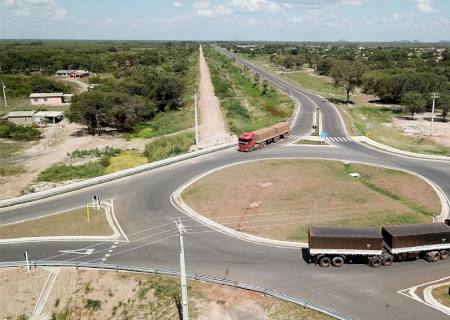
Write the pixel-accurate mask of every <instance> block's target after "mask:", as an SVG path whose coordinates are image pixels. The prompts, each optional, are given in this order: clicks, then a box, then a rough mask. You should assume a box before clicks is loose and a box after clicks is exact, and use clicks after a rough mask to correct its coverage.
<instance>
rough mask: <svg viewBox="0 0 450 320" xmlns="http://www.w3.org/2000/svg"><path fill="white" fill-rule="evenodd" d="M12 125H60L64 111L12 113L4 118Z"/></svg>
mask: <svg viewBox="0 0 450 320" xmlns="http://www.w3.org/2000/svg"><path fill="white" fill-rule="evenodd" d="M3 119H6V120H8V121H10V122H12V123H15V124H18V125H23V126H31V125H45V124H48V123H53V124H54V123H58V122H61V121H62V120H63V119H64V112H63V111H37V112H36V111H34V110H31V111H11V112H10V113H8V114H7V115H6V116H4V117H3Z"/></svg>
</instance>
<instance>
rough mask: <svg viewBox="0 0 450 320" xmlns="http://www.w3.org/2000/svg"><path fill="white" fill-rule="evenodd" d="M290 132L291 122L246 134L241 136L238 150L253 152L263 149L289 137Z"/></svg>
mask: <svg viewBox="0 0 450 320" xmlns="http://www.w3.org/2000/svg"><path fill="white" fill-rule="evenodd" d="M289 130H290V126H289V122H280V123H277V124H274V125H273V126H270V127H268V128H263V129H259V130H256V131H254V132H244V133H242V134H241V135H240V136H239V147H238V150H239V151H244V152H245V151H252V150H256V149H259V148H262V147H264V146H265V145H267V144H269V143H272V142H278V141H279V140H280V139H283V138H286V137H287V136H288V134H289Z"/></svg>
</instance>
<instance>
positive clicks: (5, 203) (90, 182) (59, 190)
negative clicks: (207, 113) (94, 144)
mask: <svg viewBox="0 0 450 320" xmlns="http://www.w3.org/2000/svg"><path fill="white" fill-rule="evenodd" d="M234 146H236V142H230V143H226V144H222V145H219V146H215V147H211V148H207V149H203V150H199V151H193V152H189V153H185V154H182V155H179V156H175V157H171V158H167V159H164V160H160V161H155V162H152V163H149V164H144V165H142V166H139V167H135V168H131V169H127V170H122V171H119V172H115V173H111V174H107V175H103V176H100V177H96V178H92V179H87V180H83V181H80V182H75V183H71V184H68V185H65V186H61V187H56V188H53V189H50V190H46V191H41V192H36V193H31V194H27V195H24V196H20V197H16V198H12V199H6V200H1V201H0V208H4V207H10V206H13V205H17V204H21V203H26V202H30V201H35V200H40V199H45V198H49V197H52V196H56V195H59V194H63V193H67V192H71V191H75V190H79V189H82V188H86V187H90V186H94V185H98V184H101V183H105V182H109V181H113V180H117V179H120V178H124V177H128V176H131V175H135V174H138V173H142V172H145V171H149V170H152V169H156V168H160V167H164V166H167V165H170V164H173V163H176V162H180V161H183V160H187V159H192V158H196V157H200V156H203V155H206V154H209V153H213V152H217V151H221V150H225V149H228V148H232V147H234Z"/></svg>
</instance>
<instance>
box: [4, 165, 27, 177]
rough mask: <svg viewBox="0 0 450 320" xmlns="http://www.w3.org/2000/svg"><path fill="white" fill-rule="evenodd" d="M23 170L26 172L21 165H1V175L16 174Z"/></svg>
mask: <svg viewBox="0 0 450 320" xmlns="http://www.w3.org/2000/svg"><path fill="white" fill-rule="evenodd" d="M23 172H25V170H24V169H23V167H21V166H14V165H8V166H0V177H9V176H16V175H19V174H21V173H23Z"/></svg>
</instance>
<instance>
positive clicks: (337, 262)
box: [331, 257, 344, 268]
mask: <svg viewBox="0 0 450 320" xmlns="http://www.w3.org/2000/svg"><path fill="white" fill-rule="evenodd" d="M331 263H332V265H333V267H336V268H340V267H342V266H343V265H344V259H343V258H342V257H334V258H333V260H331Z"/></svg>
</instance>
